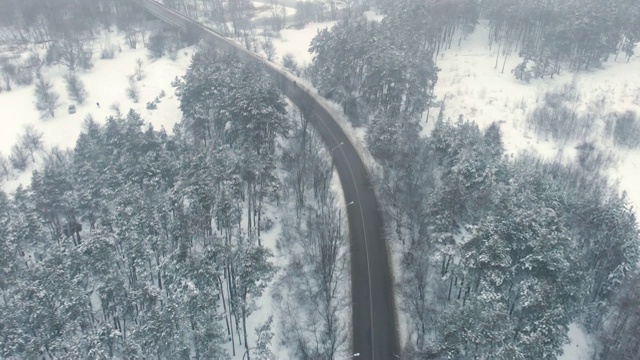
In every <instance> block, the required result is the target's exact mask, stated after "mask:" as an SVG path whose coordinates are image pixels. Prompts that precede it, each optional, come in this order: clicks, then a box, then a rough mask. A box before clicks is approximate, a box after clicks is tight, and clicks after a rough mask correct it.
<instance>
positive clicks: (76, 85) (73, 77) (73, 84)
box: [64, 72, 89, 105]
mask: <svg viewBox="0 0 640 360" xmlns="http://www.w3.org/2000/svg"><path fill="white" fill-rule="evenodd" d="M64 80H65V81H66V83H67V92H68V93H69V97H70V98H71V99H72V100H74V101H75V102H77V103H78V104H80V105H82V104H84V102H85V100H86V99H87V97H88V96H89V93H87V90H85V88H84V84H83V83H82V81H81V80H80V78H79V77H78V75H77V74H76V73H75V72H69V73H68V74H66V75H65V76H64Z"/></svg>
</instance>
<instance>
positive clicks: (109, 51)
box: [100, 46, 116, 60]
mask: <svg viewBox="0 0 640 360" xmlns="http://www.w3.org/2000/svg"><path fill="white" fill-rule="evenodd" d="M114 57H116V49H115V47H114V46H107V47H105V48H103V49H102V51H101V52H100V59H103V60H105V59H113V58H114Z"/></svg>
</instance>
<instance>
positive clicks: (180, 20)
mask: <svg viewBox="0 0 640 360" xmlns="http://www.w3.org/2000/svg"><path fill="white" fill-rule="evenodd" d="M137 1H138V3H139V4H140V5H141V6H142V7H143V8H144V9H146V10H147V11H148V12H149V13H151V14H152V15H154V16H156V17H158V18H159V19H161V20H163V21H165V22H167V23H169V24H170V25H172V26H175V27H177V28H179V29H180V30H182V31H185V32H188V33H190V34H191V35H194V36H196V37H198V38H200V39H204V40H206V41H208V42H209V43H211V44H212V45H213V46H214V47H215V48H217V49H219V50H221V51H224V52H232V53H235V54H237V55H238V57H239V58H240V59H241V60H242V61H247V62H255V63H259V64H262V65H263V66H264V69H265V71H266V72H267V73H269V75H271V76H272V78H273V79H274V80H275V82H276V83H277V85H278V86H279V87H280V89H281V90H282V92H283V93H284V95H285V96H287V97H288V98H289V99H290V100H291V101H292V102H293V103H294V104H296V106H298V108H300V110H301V111H303V112H304V113H305V114H306V115H307V116H308V117H309V119H310V121H311V124H312V125H313V126H314V127H315V129H316V130H317V131H318V133H319V134H320V136H321V137H322V140H323V141H324V143H325V145H326V146H327V147H328V148H330V149H334V148H335V150H334V151H333V152H332V153H333V157H334V165H335V167H336V170H337V171H338V176H339V178H340V182H341V183H342V188H343V191H344V197H345V200H346V203H347V204H350V203H351V202H353V204H351V205H349V206H347V216H348V220H349V231H350V241H351V289H352V302H353V303H352V317H353V318H352V326H353V329H352V346H353V349H352V350H353V353H359V354H360V356H359V357H358V358H359V359H372V360H387V359H396V358H399V356H398V355H399V350H400V347H399V344H398V335H397V330H396V318H395V306H394V297H393V286H392V280H391V274H390V266H389V260H388V254H387V248H386V244H385V239H384V232H383V228H384V227H383V218H382V212H381V210H380V208H379V204H378V200H377V198H376V195H375V192H374V191H373V184H372V183H371V180H370V179H371V178H370V176H369V174H368V172H367V169H366V167H365V165H364V163H363V162H362V159H361V158H360V156H359V155H358V152H357V151H356V149H355V148H354V146H353V144H352V143H351V142H350V140H349V138H348V137H347V135H346V134H345V133H344V131H343V130H342V128H341V127H340V126H339V125H338V123H337V121H336V119H335V118H334V115H333V110H331V109H330V108H329V107H327V106H325V105H324V100H323V99H321V98H319V97H318V96H317V95H315V93H314V92H313V91H311V89H307V88H306V87H305V86H304V85H301V82H300V80H299V79H297V78H296V77H295V76H294V75H292V74H290V73H289V72H287V71H285V70H283V69H281V68H280V67H278V66H276V65H275V64H272V63H270V62H268V61H266V60H264V59H262V58H261V57H259V56H258V55H256V54H254V53H252V52H249V51H247V50H246V49H244V48H243V47H241V46H240V45H238V44H236V43H234V42H232V41H231V40H229V39H226V38H224V37H223V36H221V35H219V34H218V33H216V32H215V31H213V30H211V29H209V28H207V27H205V26H203V25H201V24H199V23H197V22H195V21H193V20H191V19H189V18H186V17H185V16H183V15H181V14H179V13H177V12H175V11H172V10H170V9H168V8H166V7H165V6H163V5H161V4H159V3H157V2H155V1H153V0H137Z"/></svg>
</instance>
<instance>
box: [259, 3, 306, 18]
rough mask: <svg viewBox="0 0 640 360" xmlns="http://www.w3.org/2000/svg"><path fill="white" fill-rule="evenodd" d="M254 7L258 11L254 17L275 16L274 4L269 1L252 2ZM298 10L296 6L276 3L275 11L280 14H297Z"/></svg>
mask: <svg viewBox="0 0 640 360" xmlns="http://www.w3.org/2000/svg"><path fill="white" fill-rule="evenodd" d="M252 4H253V7H254V8H255V9H256V13H255V15H254V16H253V19H254V20H256V19H269V18H273V15H274V6H273V5H271V4H269V3H268V2H262V1H253V2H252ZM296 12H297V10H296V9H295V8H292V7H288V6H282V5H276V6H275V13H276V14H277V15H278V16H282V15H285V16H292V15H295V14H296Z"/></svg>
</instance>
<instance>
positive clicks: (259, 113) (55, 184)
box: [0, 49, 288, 359]
mask: <svg viewBox="0 0 640 360" xmlns="http://www.w3.org/2000/svg"><path fill="white" fill-rule="evenodd" d="M209 51H210V50H208V49H206V50H202V51H201V52H199V53H198V55H196V56H195V57H194V61H193V64H192V66H191V67H190V69H189V72H188V74H187V76H186V77H185V81H184V82H183V83H182V84H181V86H180V91H181V93H180V97H181V101H182V103H183V105H184V107H185V108H186V107H187V105H186V104H188V103H189V102H188V97H189V96H191V95H194V94H195V93H190V92H189V90H188V89H190V88H191V86H192V85H193V86H196V85H195V84H190V83H189V82H190V81H195V78H196V77H195V75H194V73H195V74H203V72H202V71H203V69H201V67H204V68H207V67H208V66H209V65H210V64H211V62H212V61H215V62H218V61H224V62H225V63H226V64H227V67H221V66H218V67H217V68H215V70H212V71H211V72H209V73H207V76H209V78H208V81H209V82H208V83H207V82H205V83H201V84H200V85H202V86H204V85H206V84H209V85H211V84H214V83H212V82H211V81H213V79H216V78H226V79H227V80H228V81H229V82H228V83H227V84H226V86H228V87H227V88H222V87H215V88H210V89H209V91H208V92H207V94H209V96H210V101H211V102H214V103H223V102H224V101H230V99H236V100H237V101H238V103H236V104H233V106H235V107H231V106H232V104H231V103H227V105H228V106H230V107H229V108H228V109H227V110H228V114H226V115H228V116H226V117H224V119H223V120H222V119H221V120H220V121H222V122H223V126H222V127H221V128H215V133H214V132H213V131H214V128H213V127H212V128H211V130H212V132H211V133H208V134H204V135H203V134H201V133H200V132H199V130H200V129H201V128H200V127H197V126H196V127H194V126H193V119H192V117H193V116H195V114H196V113H197V112H196V113H193V112H186V113H185V121H184V122H182V123H181V124H179V125H177V126H176V128H175V129H174V132H175V135H171V136H170V135H168V134H167V133H166V132H165V131H164V130H161V131H156V130H154V129H153V128H152V127H151V126H150V125H145V124H144V121H143V120H142V119H141V117H140V116H139V115H138V114H137V113H135V112H133V111H130V112H129V113H128V114H127V115H126V116H123V115H117V116H114V117H111V118H109V119H107V121H106V123H105V124H104V125H100V124H98V123H96V122H95V121H93V120H91V119H87V120H86V121H85V124H84V130H83V133H82V134H81V135H80V137H79V139H78V141H77V144H76V147H75V149H74V151H73V152H63V151H53V152H51V153H50V155H49V156H47V157H46V158H45V164H44V166H43V167H42V168H41V169H39V170H37V171H34V173H33V178H32V183H31V186H30V187H28V188H19V189H18V190H17V191H16V192H15V193H14V194H12V195H11V196H6V195H5V194H1V195H0V201H1V202H2V203H1V205H0V208H1V209H2V211H1V213H0V249H1V250H2V253H1V255H0V257H1V258H0V262H1V264H0V266H1V267H2V276H1V277H0V293H1V295H2V300H0V314H2V317H1V318H0V319H1V320H0V329H2V331H1V332H0V333H1V334H2V335H0V357H3V358H6V357H8V358H12V357H25V358H40V357H48V358H56V357H68V358H112V357H120V356H121V355H122V354H126V356H127V357H129V358H140V359H147V358H172V359H174V358H199V359H221V358H225V357H227V354H226V350H225V348H224V347H223V344H224V343H225V342H226V341H230V342H231V343H232V344H233V345H232V346H231V352H232V353H234V354H237V353H240V354H243V353H244V352H245V351H246V352H248V353H250V354H253V353H254V349H253V348H254V346H255V347H258V348H260V349H261V350H260V349H257V350H255V352H261V351H262V352H263V353H265V352H268V351H267V349H266V346H267V345H268V344H267V343H265V341H266V340H265V338H262V337H261V339H262V340H260V343H259V344H252V345H249V344H248V343H247V333H248V332H251V331H252V330H251V329H247V324H246V319H247V317H248V316H249V315H250V314H251V313H252V312H253V311H254V310H255V308H256V304H255V300H256V298H257V297H259V296H260V295H261V293H262V292H263V291H264V288H265V286H266V284H267V283H268V282H269V280H270V279H271V278H272V276H273V274H274V270H275V269H274V267H273V265H272V264H271V262H270V260H269V259H270V257H271V254H270V252H269V251H268V250H267V249H265V248H264V247H262V246H261V245H260V229H264V228H265V226H266V225H263V224H262V223H261V222H260V220H259V219H260V218H261V216H262V214H263V212H264V210H263V209H262V205H263V203H264V202H266V201H267V199H277V198H278V194H279V187H278V179H277V177H276V176H275V174H274V171H275V167H274V165H273V164H274V161H275V159H274V149H275V145H274V144H275V137H276V136H284V135H286V131H287V128H288V125H287V121H288V119H287V117H286V113H285V108H284V102H283V100H282V98H281V96H280V95H279V93H278V92H277V91H276V90H275V89H274V88H272V87H271V85H269V83H268V82H266V78H265V75H262V74H260V73H259V72H257V70H256V69H254V68H252V67H246V66H241V65H238V64H237V61H236V60H235V59H234V58H230V57H228V58H223V57H216V58H214V59H210V58H207V56H209V55H212V53H211V52H209ZM205 55H206V56H205ZM205 60H206V61H205ZM203 61H205V62H203ZM250 78H251V79H253V82H252V84H253V85H255V86H254V87H253V88H252V89H244V88H243V87H242V86H240V85H241V84H242V85H246V84H248V81H249V79H250ZM243 81H244V82H243ZM232 84H234V85H236V86H231V85H232ZM216 85H220V84H216ZM214 90H215V91H218V93H216V94H214V93H212V91H214ZM247 92H248V93H247ZM265 94H266V95H269V96H266V95H265ZM263 95H264V96H263ZM249 96H250V97H249ZM190 104H195V103H193V102H192V103H190ZM218 110H219V111H220V113H216V114H213V113H210V115H212V116H213V115H215V116H216V117H218V116H220V117H222V116H223V114H224V111H223V109H218ZM198 114H200V113H198ZM201 120H202V119H201ZM276 120H277V121H279V123H278V124H279V125H278V126H279V127H277V126H275V125H274V121H276ZM211 121H213V118H212V119H211ZM272 126H273V127H272ZM245 204H247V205H246V208H247V213H246V215H244V218H245V219H247V226H243V225H242V219H243V214H242V209H243V207H245ZM269 331H270V330H269V329H268V325H267V327H261V328H260V334H266V335H265V336H266V338H267V339H269V336H268V334H269ZM239 346H241V347H244V349H242V350H239V349H238V347H239ZM247 355H249V354H247Z"/></svg>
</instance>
